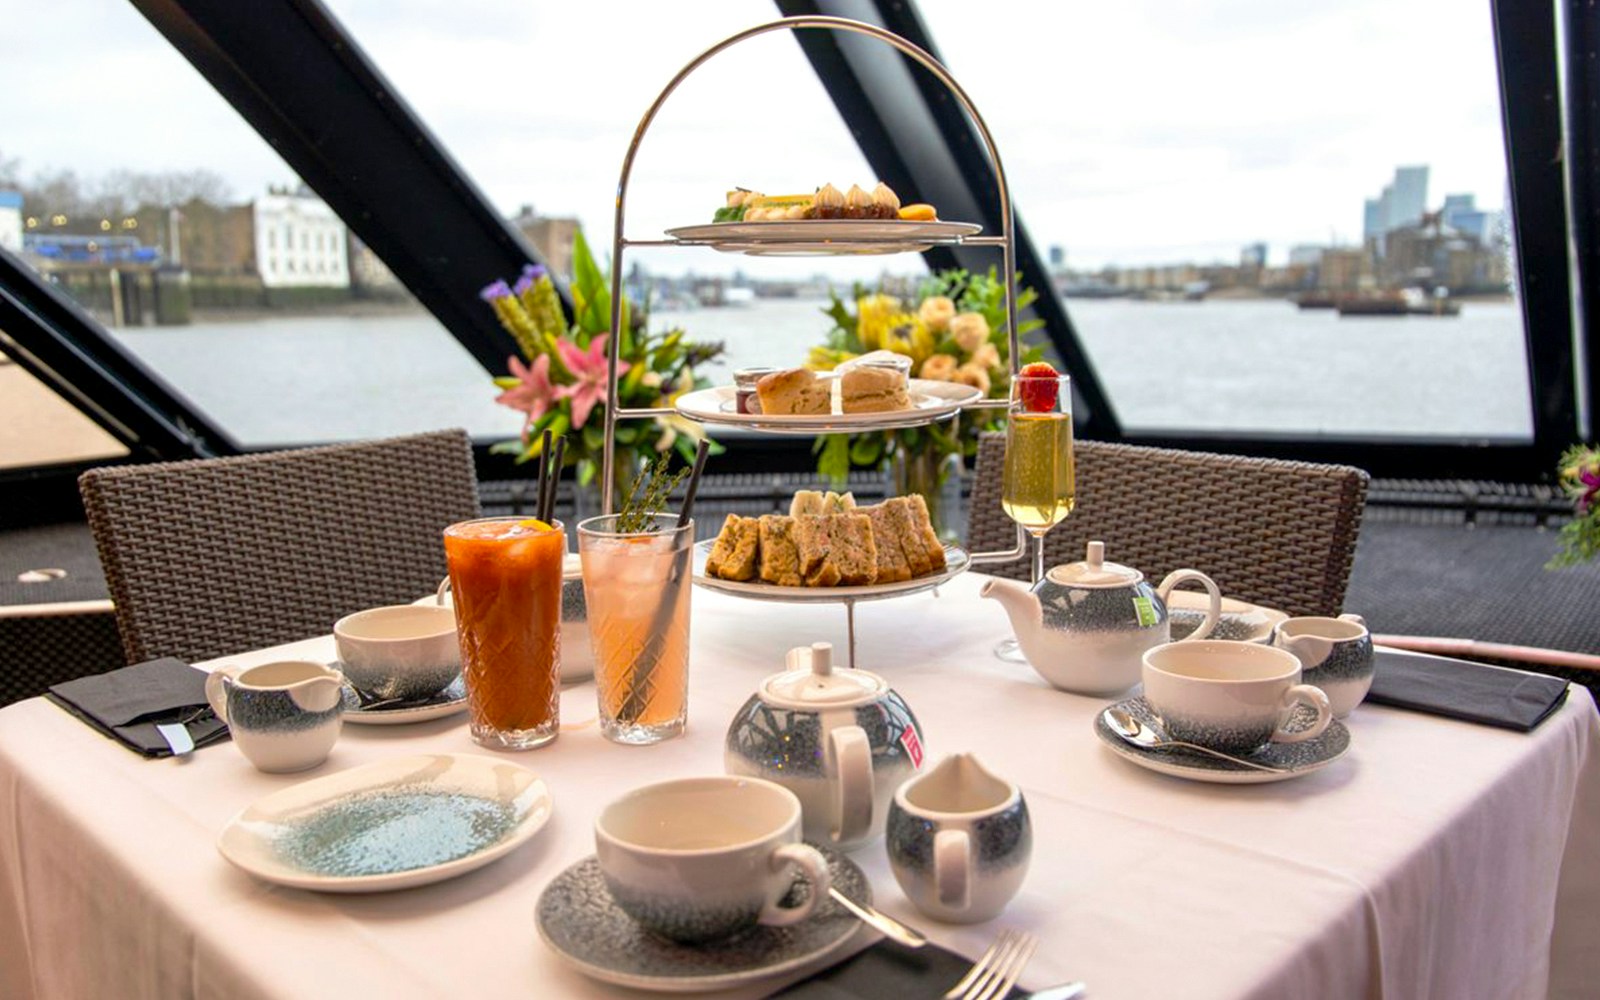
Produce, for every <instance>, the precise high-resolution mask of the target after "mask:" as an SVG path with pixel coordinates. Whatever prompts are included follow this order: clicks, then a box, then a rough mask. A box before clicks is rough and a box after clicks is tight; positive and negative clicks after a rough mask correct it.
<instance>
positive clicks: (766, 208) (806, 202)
mask: <svg viewBox="0 0 1600 1000" xmlns="http://www.w3.org/2000/svg"><path fill="white" fill-rule="evenodd" d="M815 201H816V196H815V195H809V194H774V195H754V196H753V197H751V198H749V199H748V200H747V201H746V202H745V209H744V221H746V222H775V221H778V220H780V219H809V218H811V217H812V216H811V206H812V205H813V204H814V203H815Z"/></svg>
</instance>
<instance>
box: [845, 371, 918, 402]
mask: <svg viewBox="0 0 1600 1000" xmlns="http://www.w3.org/2000/svg"><path fill="white" fill-rule="evenodd" d="M839 405H840V409H841V410H842V411H843V412H845V413H883V412H886V411H890V410H909V409H911V397H910V396H908V395H907V394H906V378H905V376H904V375H902V374H900V373H899V372H897V371H895V370H893V369H889V368H874V367H869V366H866V365H860V366H857V367H854V368H851V369H849V370H848V371H846V372H845V373H844V374H843V375H841V376H839Z"/></svg>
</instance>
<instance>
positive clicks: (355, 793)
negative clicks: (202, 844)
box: [217, 753, 550, 892]
mask: <svg viewBox="0 0 1600 1000" xmlns="http://www.w3.org/2000/svg"><path fill="white" fill-rule="evenodd" d="M549 818H550V791H549V789H547V788H546V787H545V783H544V780H543V779H541V778H540V777H539V776H538V775H537V774H534V773H533V772H532V771H529V770H528V769H527V768H524V767H519V766H517V765H516V764H511V763H507V762H506V761H502V760H496V759H494V758H492V757H480V756H478V755H476V754H459V753H446V754H416V755H412V756H408V757H397V758H391V759H389V760H381V761H378V762H376V763H373V764H364V765H362V766H361V767H353V768H351V769H350V770H348V771H340V772H338V773H336V774H330V775H327V776H325V777H321V778H313V779H312V780H310V781H302V782H300V783H299V784H297V785H291V786H289V787H288V788H282V789H279V790H278V791H276V792H273V793H272V794H271V795H268V796H266V797H265V798H262V799H259V800H257V801H256V802H255V803H253V804H252V805H251V806H250V807H249V808H247V809H245V810H244V811H243V812H241V813H240V814H239V815H237V816H235V817H234V818H233V819H232V820H231V821H230V822H229V823H228V825H227V826H226V827H225V828H223V831H222V835H221V836H220V837H218V838H217V850H219V851H221V852H222V856H223V857H225V858H227V859H228V860H229V861H231V862H233V863H234V864H235V865H238V866H239V867H240V868H243V869H244V870H245V871H247V872H249V873H250V874H252V875H254V876H256V877H257V878H260V879H264V880H265V881H268V882H275V883H277V884H279V885H287V886H293V887H295V888H297V889H313V890H316V891H319V892H387V891H388V890H391V889H405V888H409V887H411V886H415V885H426V884H428V883H430V882H438V881H441V880H443V879H447V878H453V877H455V876H456V875H460V874H463V873H465V872H469V871H471V870H473V869H474V868H479V867H482V866H483V865H486V864H488V863H489V862H491V861H493V860H495V859H496V858H498V857H500V856H501V855H504V854H508V853H510V852H511V851H513V850H515V849H516V848H517V847H518V846H520V845H521V844H523V843H525V842H527V841H528V840H529V839H530V838H532V837H533V835H534V834H536V833H538V832H539V829H540V828H541V827H543V826H544V824H545V822H546V821H547V820H549Z"/></svg>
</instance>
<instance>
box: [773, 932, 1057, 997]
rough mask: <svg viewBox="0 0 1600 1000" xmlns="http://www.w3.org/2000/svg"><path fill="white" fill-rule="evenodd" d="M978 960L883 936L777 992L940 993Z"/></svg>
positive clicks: (1017, 993)
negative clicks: (836, 962)
mask: <svg viewBox="0 0 1600 1000" xmlns="http://www.w3.org/2000/svg"><path fill="white" fill-rule="evenodd" d="M974 961H975V959H970V958H962V957H961V956H960V955H957V954H956V953H955V952H953V951H948V950H946V949H944V948H941V947H939V946H938V945H936V944H926V945H923V946H922V947H921V948H907V947H906V946H905V945H901V944H896V943H895V942H893V941H888V940H884V941H879V942H878V943H877V944H875V945H873V946H872V947H870V948H868V949H867V950H865V951H863V952H861V953H860V954H858V955H856V956H855V957H853V958H850V959H847V960H845V961H843V962H840V963H839V964H838V965H835V966H831V967H829V968H827V969H824V970H823V971H822V972H819V973H817V974H816V975H815V976H812V977H811V978H810V979H805V980H802V981H800V982H798V983H795V984H794V985H793V986H790V987H789V988H788V989H785V990H782V991H780V992H778V993H775V994H773V996H774V997H782V998H784V1000H881V998H883V997H906V998H911V997H937V996H942V995H943V994H944V991H945V990H948V989H949V988H950V987H952V986H954V985H955V984H956V983H958V982H960V981H961V977H962V976H965V975H966V974H967V970H968V969H970V968H972V963H973V962H974ZM1027 995H1028V993H1027V991H1026V990H1020V989H1016V988H1012V990H1011V992H1009V993H1007V994H1006V998H1007V1000H1013V998H1020V997H1025V996H1027Z"/></svg>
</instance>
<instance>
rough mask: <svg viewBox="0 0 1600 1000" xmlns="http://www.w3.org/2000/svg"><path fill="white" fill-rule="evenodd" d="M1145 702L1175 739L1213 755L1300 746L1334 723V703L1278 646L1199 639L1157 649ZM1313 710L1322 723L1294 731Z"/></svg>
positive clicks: (1151, 656)
mask: <svg viewBox="0 0 1600 1000" xmlns="http://www.w3.org/2000/svg"><path fill="white" fill-rule="evenodd" d="M1143 667H1144V696H1145V700H1146V701H1148V702H1149V703H1150V707H1151V708H1153V709H1155V712H1156V714H1157V715H1159V716H1160V717H1161V724H1162V727H1163V728H1164V729H1165V730H1166V733H1167V735H1168V736H1169V737H1171V738H1172V739H1175V740H1182V741H1184V742H1185V743H1198V744H1199V745H1201V746H1204V747H1210V748H1211V749H1213V750H1221V751H1224V752H1226V753H1236V754H1245V753H1249V752H1251V751H1252V750H1256V749H1258V748H1260V747H1261V746H1263V745H1264V744H1266V743H1268V742H1273V743H1297V742H1299V741H1301V740H1309V739H1312V738H1313V737H1316V736H1320V735H1322V731H1323V730H1325V729H1327V728H1328V723H1329V721H1331V720H1332V718H1333V711H1332V709H1331V707H1330V705H1329V703H1328V696H1327V694H1326V693H1324V692H1323V691H1322V690H1321V689H1320V688H1317V687H1313V686H1312V685H1310V684H1302V683H1301V682H1300V681H1301V678H1300V661H1299V660H1297V659H1295V657H1294V655H1293V654H1292V653H1289V652H1287V651H1286V650H1282V649H1278V648H1277V647H1275V646H1263V645H1260V644H1259V643H1254V642H1233V641H1230V640H1226V639H1197V640H1194V641H1191V642H1175V643H1170V644H1168V645H1165V646H1156V647H1155V648H1153V649H1149V650H1146V651H1145V654H1144V664H1143ZM1302 704H1303V705H1307V706H1309V707H1310V708H1312V709H1314V710H1315V711H1316V713H1317V718H1316V721H1315V722H1314V723H1313V724H1312V725H1310V726H1308V727H1306V728H1304V729H1300V730H1297V731H1293V732H1291V731H1289V730H1288V729H1286V728H1285V727H1286V726H1287V724H1288V722H1289V720H1290V718H1291V717H1292V716H1293V714H1294V711H1295V709H1296V707H1298V706H1299V705H1302Z"/></svg>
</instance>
